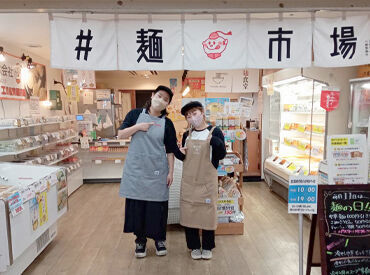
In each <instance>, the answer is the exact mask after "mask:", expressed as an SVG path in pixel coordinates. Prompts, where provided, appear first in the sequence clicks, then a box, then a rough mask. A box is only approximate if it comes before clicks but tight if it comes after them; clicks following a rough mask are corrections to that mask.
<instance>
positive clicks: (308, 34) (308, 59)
mask: <svg viewBox="0 0 370 275" xmlns="http://www.w3.org/2000/svg"><path fill="white" fill-rule="evenodd" d="M313 22H314V24H313ZM313 25H314V27H313ZM369 25H370V20H369V18H368V16H367V15H365V16H347V17H346V16H344V18H343V16H342V18H341V17H339V16H337V17H333V18H319V17H318V18H315V20H314V21H313V20H312V18H283V17H280V18H276V19H266V18H263V19H262V18H261V19H259V18H252V19H248V20H245V19H217V16H215V17H214V19H213V20H204V19H195V20H194V19H189V20H180V19H177V20H176V19H175V20H158V19H157V20H151V19H150V18H149V19H141V20H140V19H137V18H135V19H117V18H114V17H113V16H112V18H111V19H110V20H109V19H108V20H98V19H88V20H85V21H84V20H81V19H76V18H61V17H57V16H55V17H54V18H53V20H50V29H51V66H52V67H53V68H64V69H66V68H68V69H75V70H92V69H94V70H117V69H120V70H163V71H168V70H184V69H186V70H204V71H207V70H245V68H248V69H252V68H254V69H258V68H266V69H268V68H271V69H274V68H305V67H310V66H312V53H313V52H314V55H315V58H314V64H315V65H316V66H321V67H341V66H356V65H364V64H368V63H370V52H369V51H370V37H369V31H368V30H369V27H370V26H369ZM312 37H313V38H312ZM312 45H313V47H312ZM312 48H313V50H312ZM118 52H119V54H118ZM118 56H119V58H118ZM244 80H245V78H244V79H243V82H242V85H243V86H245V85H248V83H247V82H248V81H244ZM86 85H87V86H89V85H90V84H87V83H86ZM238 86H239V84H238ZM243 86H242V87H243ZM240 88H241V87H237V88H236V89H235V90H236V91H238V90H240ZM251 90H252V91H255V89H251Z"/></svg>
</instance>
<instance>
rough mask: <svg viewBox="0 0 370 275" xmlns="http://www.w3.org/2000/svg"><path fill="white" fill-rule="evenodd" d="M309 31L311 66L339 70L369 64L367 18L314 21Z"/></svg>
mask: <svg viewBox="0 0 370 275" xmlns="http://www.w3.org/2000/svg"><path fill="white" fill-rule="evenodd" d="M314 25H315V26H314V31H313V41H314V43H313V50H314V55H315V61H314V64H315V66H320V67H343V66H356V65H362V64H369V63H370V32H369V30H370V20H369V18H368V16H367V15H364V16H347V17H345V18H341V17H336V18H316V20H315V24H314Z"/></svg>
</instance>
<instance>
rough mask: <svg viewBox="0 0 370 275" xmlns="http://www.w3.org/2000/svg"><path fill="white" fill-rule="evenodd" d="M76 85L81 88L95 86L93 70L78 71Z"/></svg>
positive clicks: (92, 87)
mask: <svg viewBox="0 0 370 275" xmlns="http://www.w3.org/2000/svg"><path fill="white" fill-rule="evenodd" d="M77 79H78V80H77V82H78V85H79V86H80V88H81V89H94V88H96V81H95V71H78V78H77Z"/></svg>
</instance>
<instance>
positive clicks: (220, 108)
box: [205, 98, 230, 117]
mask: <svg viewBox="0 0 370 275" xmlns="http://www.w3.org/2000/svg"><path fill="white" fill-rule="evenodd" d="M205 101H206V116H207V117H211V116H212V117H213V116H217V115H219V114H223V113H224V112H225V110H224V108H225V104H226V102H229V101H230V98H206V99H205Z"/></svg>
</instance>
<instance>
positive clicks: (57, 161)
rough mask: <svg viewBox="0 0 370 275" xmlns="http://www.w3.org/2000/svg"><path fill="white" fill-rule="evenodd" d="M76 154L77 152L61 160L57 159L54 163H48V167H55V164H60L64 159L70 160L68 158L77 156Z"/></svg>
mask: <svg viewBox="0 0 370 275" xmlns="http://www.w3.org/2000/svg"><path fill="white" fill-rule="evenodd" d="M77 154H78V151H77V152H73V153H72V154H70V155H68V156H66V157H63V158H61V159H58V160H56V161H53V162H51V163H49V164H48V165H50V166H52V165H55V164H57V163H59V162H61V161H63V160H66V159H68V158H70V157H72V156H74V155H77Z"/></svg>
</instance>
